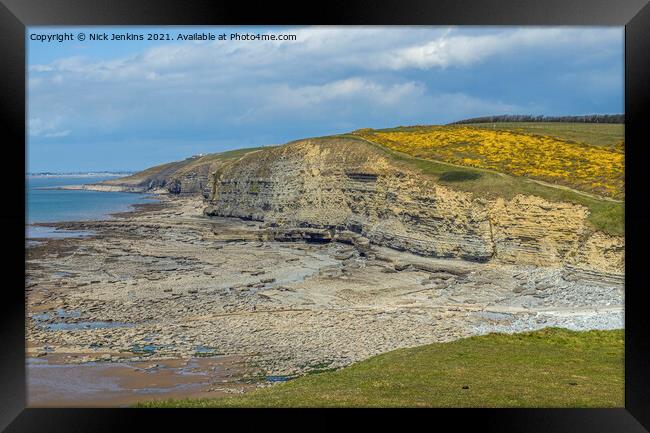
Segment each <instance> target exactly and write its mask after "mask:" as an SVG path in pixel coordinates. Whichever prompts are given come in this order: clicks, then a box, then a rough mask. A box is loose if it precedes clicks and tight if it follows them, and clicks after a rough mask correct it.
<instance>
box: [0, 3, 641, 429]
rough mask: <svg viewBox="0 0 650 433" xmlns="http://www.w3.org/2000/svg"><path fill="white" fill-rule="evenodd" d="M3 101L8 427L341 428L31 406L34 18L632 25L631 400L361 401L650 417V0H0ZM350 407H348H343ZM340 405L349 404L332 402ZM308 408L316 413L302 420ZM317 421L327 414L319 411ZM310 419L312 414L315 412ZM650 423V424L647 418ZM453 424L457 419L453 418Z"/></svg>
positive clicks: (489, 415)
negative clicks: (28, 54) (30, 52)
mask: <svg viewBox="0 0 650 433" xmlns="http://www.w3.org/2000/svg"><path fill="white" fill-rule="evenodd" d="M0 1H1V4H0V87H1V89H2V91H1V97H0V107H1V110H2V115H1V116H0V122H1V123H2V129H1V131H2V135H3V136H4V137H5V138H4V140H3V143H4V146H3V149H4V151H5V155H6V154H7V153H9V156H8V159H6V160H5V161H4V164H3V172H4V173H5V185H6V188H5V189H4V191H3V193H4V196H5V197H7V196H8V199H9V201H8V202H7V204H6V205H5V206H4V207H3V210H2V211H1V212H0V223H1V224H2V228H3V229H4V230H3V232H2V233H3V236H2V239H3V244H4V251H5V252H6V253H5V254H4V257H5V258H4V260H3V268H4V271H5V274H6V277H7V278H5V279H4V284H2V286H3V291H2V298H0V299H2V300H3V301H4V302H2V304H3V305H4V308H3V314H2V315H0V321H1V326H0V341H2V343H3V348H2V349H1V350H0V365H1V367H0V428H6V430H5V431H7V432H21V433H22V432H46V431H47V432H50V431H51V432H68V431H79V432H100V431H111V432H117V431H132V430H140V431H141V430H142V429H143V426H146V428H147V430H153V429H154V428H156V427H157V426H161V425H166V426H170V425H172V423H174V422H178V421H180V422H182V424H180V425H181V426H182V427H180V428H181V431H188V430H197V429H198V428H202V427H199V426H197V425H196V423H205V424H204V425H207V426H211V427H210V429H215V428H218V427H219V426H223V427H225V425H226V424H225V421H224V419H225V418H228V419H229V421H236V422H238V423H239V425H240V427H241V426H243V427H245V428H246V430H249V429H251V428H253V427H260V428H267V427H268V426H269V425H270V424H280V425H281V427H282V428H288V429H291V428H292V427H293V428H295V427H297V428H301V429H305V428H312V427H313V426H315V425H317V426H318V427H320V428H331V429H333V428H339V427H341V422H340V419H339V417H338V416H331V415H330V414H329V413H328V414H327V415H328V416H323V415H325V414H324V413H323V412H322V411H311V410H307V411H300V415H301V417H299V418H294V415H289V416H280V417H278V415H275V414H274V415H271V414H264V415H262V416H246V415H245V414H244V413H243V412H241V411H240V410H229V411H223V410H220V411H218V413H217V412H216V411H215V410H203V411H192V412H191V413H190V412H189V411H188V410H176V411H173V410H151V409H150V410H134V409H101V410H100V409H29V408H28V409H26V408H25V406H26V392H25V298H24V296H25V294H24V277H25V274H24V271H25V263H24V248H25V241H24V221H25V215H24V210H25V196H24V193H23V189H22V188H23V187H24V183H21V182H18V179H23V182H24V179H25V177H24V176H25V172H24V169H25V139H26V137H25V108H26V98H25V90H26V89H25V29H26V27H27V26H34V25H86V26H87V25H132V24H140V25H171V24H176V25H186V24H187V25H192V24H201V25H223V24H230V25H238V24H361V25H389V24H414V25H424V24H428V25H613V26H625V120H626V128H625V148H626V174H625V183H626V204H625V207H626V209H625V217H626V221H625V227H626V229H625V237H626V251H627V254H626V256H627V257H626V270H625V273H626V275H625V278H626V281H625V284H626V303H625V304H626V309H625V408H620V409H434V410H435V412H430V411H428V410H417V411H415V410H411V411H407V413H404V411H401V412H400V413H397V412H394V411H385V410H373V411H371V412H370V411H361V412H360V413H359V412H355V413H357V414H360V415H361V416H362V417H363V418H364V420H365V422H367V423H369V424H368V425H366V428H370V425H371V424H376V425H384V424H385V423H387V422H389V421H391V420H394V421H397V422H398V423H399V425H400V428H404V427H406V428H408V426H409V424H410V423H411V422H424V423H425V424H423V425H424V426H429V427H433V428H435V427H436V426H444V425H449V426H453V427H450V428H451V429H453V430H454V431H458V430H461V431H462V430H467V431H481V432H492V431H494V432H501V433H503V432H553V433H560V432H571V433H578V432H589V433H597V432H607V433H616V432H643V431H647V429H648V428H650V411H649V410H648V409H650V368H649V367H650V362H649V361H650V358H649V356H648V349H649V346H650V340H649V339H648V331H649V323H650V320H649V319H648V317H649V315H648V314H647V313H646V312H645V311H644V309H645V308H646V306H645V304H644V303H643V295H644V292H645V291H646V287H645V284H644V281H643V278H642V277H643V269H644V265H645V263H644V262H645V259H646V257H647V253H646V251H647V248H644V247H645V245H647V244H648V241H649V240H650V236H649V235H650V212H649V211H647V210H646V208H645V206H644V201H645V200H644V197H643V195H642V194H643V192H645V191H644V181H645V180H646V179H645V177H644V174H645V173H644V171H645V170H644V161H646V160H647V159H646V157H647V155H648V150H647V149H648V146H649V144H648V135H647V133H646V122H647V120H646V119H648V118H649V117H648V115H649V110H648V106H649V105H650V79H649V78H648V77H650V71H649V68H648V64H649V63H650V55H649V54H648V53H650V5H648V4H647V2H646V1H645V0H624V1H623V0H618V1H617V0H592V1H589V0H574V1H567V0H544V1H541V0H537V1H535V0H489V1H478V0H473V1H469V0H445V1H436V2H433V1H426V0H400V1H390V2H381V3H380V2H372V1H368V0H366V1H364V0H354V1H352V0H348V1H346V2H339V3H334V2H324V3H305V4H304V5H303V7H299V5H297V4H290V3H288V2H287V3H286V5H280V4H278V3H277V2H273V1H266V2H253V1H246V2H233V1H231V2H215V1H191V2H190V1H182V0H158V1H151V0H149V1H134V0H130V1H128V0H112V1H107V0H93V1H81V0H0ZM19 251H23V257H20V256H19V254H18V252H19ZM344 412H346V413H350V412H349V411H344ZM332 413H333V414H335V415H338V414H339V413H340V412H338V411H337V412H332ZM305 415H307V416H312V415H313V418H311V420H310V421H301V422H295V420H297V419H300V418H302V419H303V420H304V419H305ZM314 421H316V422H314ZM305 422H309V424H305ZM644 426H645V427H644ZM444 430H445V431H448V430H449V429H448V428H444Z"/></svg>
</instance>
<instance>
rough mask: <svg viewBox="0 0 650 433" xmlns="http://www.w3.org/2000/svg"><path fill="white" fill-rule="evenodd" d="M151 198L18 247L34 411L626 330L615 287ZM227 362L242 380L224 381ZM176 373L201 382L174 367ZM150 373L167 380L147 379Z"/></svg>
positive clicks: (197, 392)
mask: <svg viewBox="0 0 650 433" xmlns="http://www.w3.org/2000/svg"><path fill="white" fill-rule="evenodd" d="M160 199H161V202H160V203H155V204H145V205H138V206H137V207H136V210H135V211H133V212H127V213H123V214H120V215H116V218H114V219H111V220H106V221H84V222H70V223H57V224H52V223H48V225H50V226H52V225H55V226H56V227H58V228H60V229H72V230H84V231H90V232H92V233H93V235H91V236H89V237H86V238H57V239H41V240H40V241H41V243H39V244H32V245H31V246H29V248H28V249H27V257H26V261H27V278H26V292H27V311H28V317H27V323H26V326H27V353H28V357H30V358H34V359H35V360H32V361H30V362H29V363H28V365H29V368H28V395H29V401H30V405H32V404H33V405H39V406H73V407H74V406H77V405H84V406H99V405H101V406H103V405H105V406H114V405H128V404H132V403H133V402H136V401H141V400H147V399H151V398H170V397H200V396H206V395H210V396H219V395H227V394H228V391H223V389H228V390H230V392H233V391H232V389H237V390H243V391H246V390H248V389H253V388H255V387H257V386H268V385H269V381H267V380H265V378H266V377H269V376H280V377H285V376H288V377H295V376H298V375H301V374H304V373H307V372H310V371H319V370H322V369H328V368H340V367H343V366H346V365H349V364H350V363H353V362H356V361H359V360H362V359H366V358H368V357H370V356H373V355H376V354H379V353H384V352H387V351H390V350H393V349H397V348H401V347H412V346H417V345H422V344H427V343H432V342H441V341H451V340H455V339H457V338H461V337H466V336H471V335H477V334H483V333H486V332H493V331H499V332H520V331H525V330H532V329H539V328H542V327H546V326H563V327H568V328H570V329H611V328H621V327H622V326H623V305H624V302H623V296H624V291H623V285H622V281H621V282H618V281H609V282H594V281H588V280H582V279H581V277H580V275H576V274H575V273H572V272H571V271H570V270H567V269H560V268H540V267H534V266H515V265H503V264H499V263H474V262H466V261H462V260H452V259H434V258H426V257H420V256H415V255H413V254H408V253H404V252H399V251H395V250H390V249H387V248H380V247H374V246H370V248H367V249H364V250H359V248H357V247H355V246H354V245H349V244H345V243H341V242H329V243H327V242H325V243H310V242H305V241H295V242H280V241H277V240H275V239H274V238H273V237H272V236H270V231H269V230H268V228H267V227H265V226H264V225H263V224H262V223H260V222H255V221H243V220H239V219H231V218H209V217H206V216H204V215H203V213H202V211H203V207H204V205H203V203H202V201H201V200H200V199H198V198H196V197H170V196H161V197H160ZM197 358H198V360H197ZM226 359H228V360H233V359H236V360H237V366H238V367H237V369H235V370H228V374H226V375H225V376H223V374H225V373H224V372H225V371H226V370H225V368H224V367H223V365H222V364H221V363H222V362H225V361H224V360H226ZM186 362H190V364H192V363H193V362H197V363H198V365H199V367H197V368H199V370H201V371H202V373H200V374H196V375H193V374H188V373H187V372H186V371H185V370H183V369H182V368H181V367H178V365H177V364H174V363H181V364H183V363H186ZM164 363H172V364H164ZM204 363H205V368H204V367H203V366H204ZM153 364H160V365H162V366H164V367H162V368H157V369H155V368H154V369H152V370H150V371H148V372H147V370H143V368H145V369H146V368H147V367H146V366H150V365H153ZM174 365H176V366H175V367H174ZM179 365H180V364H179ZM183 365H184V364H183ZM192 365H193V364H192ZM143 366H145V367H143ZM75 373H76V374H75ZM221 380H225V382H220V381H221ZM219 383H220V384H221V385H219V386H217V385H215V384H219ZM217 388H221V390H220V389H217ZM235 392H239V391H235Z"/></svg>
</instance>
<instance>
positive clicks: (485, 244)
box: [181, 137, 624, 278]
mask: <svg viewBox="0 0 650 433" xmlns="http://www.w3.org/2000/svg"><path fill="white" fill-rule="evenodd" d="M213 176H214V178H213V183H212V184H211V191H210V193H209V195H208V206H207V208H206V211H205V213H206V214H207V215H219V216H230V217H239V218H246V219H253V220H259V221H264V222H266V223H267V225H268V226H272V227H276V228H277V229H278V230H279V231H282V230H285V231H286V230H294V231H295V230H296V229H303V230H312V231H313V230H314V229H319V230H320V232H319V233H321V236H322V233H323V230H325V231H326V232H327V233H329V234H330V236H336V235H337V234H343V233H350V232H352V233H356V234H357V235H360V236H363V237H365V238H367V239H368V240H369V241H370V242H371V243H374V244H377V245H382V246H388V247H391V248H394V249H398V250H407V251H410V252H414V253H417V254H420V255H425V256H435V257H458V258H463V259H466V260H474V261H489V260H493V261H497V262H504V263H518V264H534V265H544V266H545V265H564V266H565V267H566V268H567V269H570V270H571V272H574V273H576V272H577V273H587V274H590V275H593V276H594V278H601V277H602V278H610V277H611V278H621V275H622V273H623V269H624V241H623V238H622V237H617V236H610V235H607V234H605V233H602V232H596V231H594V230H593V228H591V226H590V225H589V223H588V221H587V217H588V210H587V208H585V207H583V206H580V205H576V204H571V203H561V202H550V201H547V200H544V199H542V198H539V197H534V196H524V195H518V196H515V197H514V198H513V199H510V200H506V199H503V198H486V197H477V196H476V195H475V194H472V193H469V192H463V191H460V190H456V189H453V188H451V187H449V186H445V185H442V184H440V183H437V182H436V181H434V180H433V179H432V178H430V177H428V176H424V175H421V174H419V173H416V172H414V171H413V170H410V169H408V168H406V167H404V166H403V165H400V164H398V163H397V162H395V161H394V160H393V159H391V158H389V157H388V156H386V155H385V154H384V153H382V152H381V151H379V150H378V149H376V148H374V147H373V146H371V145H368V144H367V143H364V142H362V141H360V140H354V139H349V138H332V137H329V138H321V139H309V140H300V141H296V142H292V143H288V144H286V145H284V146H279V147H274V148H267V149H264V150H262V151H258V152H251V153H248V154H246V155H243V156H242V157H240V158H237V159H229V160H228V161H225V162H223V163H220V164H219V166H218V167H217V168H216V169H215V170H214V172H213ZM186 182H188V181H186ZM181 185H182V182H181ZM182 188H183V187H182V186H181V189H182Z"/></svg>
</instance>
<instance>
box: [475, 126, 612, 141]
mask: <svg viewBox="0 0 650 433" xmlns="http://www.w3.org/2000/svg"><path fill="white" fill-rule="evenodd" d="M466 126H475V127H477V128H487V129H496V130H503V131H512V132H526V133H530V134H539V135H548V136H551V137H556V138H560V139H563V140H568V141H575V142H579V143H589V144H595V145H597V146H608V147H613V146H616V145H617V144H619V143H621V142H622V141H623V140H624V139H625V125H624V124H622V123H570V122H497V123H467V124H466Z"/></svg>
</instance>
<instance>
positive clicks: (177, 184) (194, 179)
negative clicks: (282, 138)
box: [102, 149, 254, 198]
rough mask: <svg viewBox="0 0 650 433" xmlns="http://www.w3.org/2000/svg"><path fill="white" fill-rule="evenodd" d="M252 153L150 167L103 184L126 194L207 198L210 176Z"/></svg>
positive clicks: (222, 154) (188, 160) (230, 154)
mask: <svg viewBox="0 0 650 433" xmlns="http://www.w3.org/2000/svg"><path fill="white" fill-rule="evenodd" d="M252 151H254V150H253V149H251V150H248V149H243V150H238V151H230V152H224V153H219V154H210V155H205V156H202V157H192V158H187V159H185V160H183V161H177V162H171V163H168V164H162V165H158V166H155V167H151V168H149V169H147V170H144V171H141V172H139V173H136V174H134V175H132V176H128V177H122V178H119V179H111V180H107V181H105V182H102V184H103V185H109V186H115V187H121V188H123V189H126V190H129V191H142V192H145V191H153V190H161V189H162V190H164V191H166V192H168V193H170V194H201V195H203V196H204V197H205V198H207V197H208V196H209V195H210V193H211V190H212V174H213V173H214V172H215V171H217V170H219V168H220V167H221V166H222V165H224V164H228V163H230V162H231V161H232V160H233V159H236V158H238V157H240V156H241V155H245V154H246V153H248V152H252Z"/></svg>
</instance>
